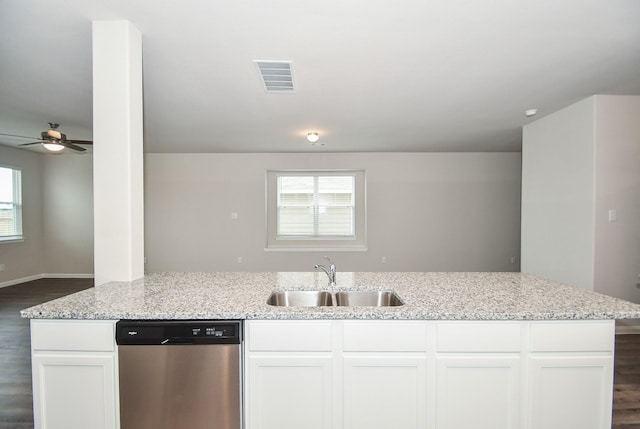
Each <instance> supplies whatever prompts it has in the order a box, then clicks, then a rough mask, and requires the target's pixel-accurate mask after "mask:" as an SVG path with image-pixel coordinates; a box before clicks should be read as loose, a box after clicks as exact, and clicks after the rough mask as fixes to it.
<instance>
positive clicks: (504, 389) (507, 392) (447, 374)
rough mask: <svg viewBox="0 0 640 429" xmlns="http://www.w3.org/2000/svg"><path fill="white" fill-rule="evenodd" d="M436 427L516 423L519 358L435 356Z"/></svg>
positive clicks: (493, 428) (488, 428)
mask: <svg viewBox="0 0 640 429" xmlns="http://www.w3.org/2000/svg"><path fill="white" fill-rule="evenodd" d="M436 380H437V381H436V383H437V386H436V398H437V399H436V422H437V423H436V427H437V428H438V429H465V428H474V429H515V428H517V427H519V426H518V425H519V424H520V422H519V419H520V412H519V411H520V358H519V357H518V356H515V357H514V356H503V357H501V356H487V355H471V356H469V355H466V354H461V356H448V357H437V358H436Z"/></svg>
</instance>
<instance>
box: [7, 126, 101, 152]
mask: <svg viewBox="0 0 640 429" xmlns="http://www.w3.org/2000/svg"><path fill="white" fill-rule="evenodd" d="M59 126H60V124H58V123H56V122H49V129H48V130H47V131H43V132H42V133H40V139H38V141H35V142H31V143H22V144H21V145H20V146H30V145H33V144H42V146H44V147H45V149H47V150H49V151H51V152H60V151H61V150H64V149H65V148H69V149H73V150H77V151H80V152H84V151H85V150H87V149H85V148H83V147H82V146H78V145H80V144H83V145H90V144H93V142H92V141H91V140H69V139H67V135H66V134H63V133H61V132H60V131H57V130H58V127H59ZM0 136H9V137H20V138H25V139H32V140H33V139H37V138H38V137H28V136H18V135H15V134H4V133H0Z"/></svg>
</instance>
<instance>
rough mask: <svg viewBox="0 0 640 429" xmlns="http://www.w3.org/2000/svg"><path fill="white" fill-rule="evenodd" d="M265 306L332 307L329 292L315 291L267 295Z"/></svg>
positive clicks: (289, 291)
mask: <svg viewBox="0 0 640 429" xmlns="http://www.w3.org/2000/svg"><path fill="white" fill-rule="evenodd" d="M267 304H269V305H277V306H279V307H324V306H331V305H333V298H332V296H331V292H326V291H317V290H283V291H276V292H273V293H271V295H269V298H268V299H267Z"/></svg>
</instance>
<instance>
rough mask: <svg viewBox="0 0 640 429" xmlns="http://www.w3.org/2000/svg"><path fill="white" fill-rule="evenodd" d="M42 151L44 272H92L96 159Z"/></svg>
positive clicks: (89, 273)
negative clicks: (94, 162)
mask: <svg viewBox="0 0 640 429" xmlns="http://www.w3.org/2000/svg"><path fill="white" fill-rule="evenodd" d="M92 161H93V160H92V157H91V155H89V154H82V155H76V154H68V155H64V156H58V155H53V156H51V155H50V156H45V155H43V178H44V180H43V184H42V190H43V202H44V214H45V216H44V217H43V236H44V266H45V273H47V274H49V275H52V276H56V274H60V273H62V274H67V275H68V274H71V273H73V274H87V275H93V162H92Z"/></svg>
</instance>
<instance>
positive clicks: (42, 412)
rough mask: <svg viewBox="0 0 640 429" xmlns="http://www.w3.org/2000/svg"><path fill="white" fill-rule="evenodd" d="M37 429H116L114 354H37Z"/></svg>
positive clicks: (35, 375)
mask: <svg viewBox="0 0 640 429" xmlns="http://www.w3.org/2000/svg"><path fill="white" fill-rule="evenodd" d="M32 359H33V362H32V365H33V366H32V367H33V400H34V404H36V409H35V410H34V420H35V427H36V428H37V429H87V428H91V429H115V428H117V427H118V417H117V414H116V412H117V407H116V392H115V386H116V374H115V362H114V357H113V354H99V353H87V354H82V353H70V354H59V353H58V354H54V353H52V354H48V353H34V354H33V357H32Z"/></svg>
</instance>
